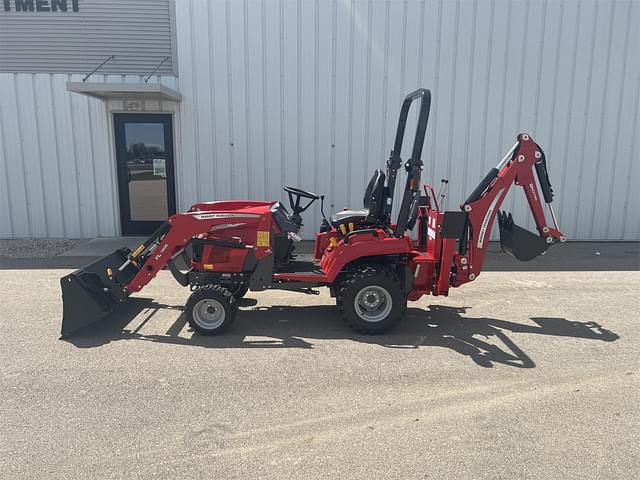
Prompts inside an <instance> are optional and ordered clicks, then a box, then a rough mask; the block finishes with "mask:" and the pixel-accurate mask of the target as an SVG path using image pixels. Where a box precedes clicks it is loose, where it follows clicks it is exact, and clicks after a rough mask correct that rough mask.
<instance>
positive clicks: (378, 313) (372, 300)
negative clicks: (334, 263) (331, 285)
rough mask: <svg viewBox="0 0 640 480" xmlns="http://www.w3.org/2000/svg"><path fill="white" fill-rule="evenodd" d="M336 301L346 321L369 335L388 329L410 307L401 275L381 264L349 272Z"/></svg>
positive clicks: (355, 328)
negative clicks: (399, 276)
mask: <svg viewBox="0 0 640 480" xmlns="http://www.w3.org/2000/svg"><path fill="white" fill-rule="evenodd" d="M336 302H337V304H338V310H339V311H340V316H341V317H342V319H343V320H344V321H345V323H346V324H347V325H349V327H351V328H352V329H353V330H355V331H357V332H360V333H365V334H368V335H376V334H380V333H384V332H387V331H388V330H390V329H391V328H393V327H394V326H395V325H396V324H397V323H398V322H399V321H400V320H401V319H402V318H403V317H404V315H405V311H406V309H407V297H406V295H405V294H404V289H403V288H402V286H401V284H400V281H399V280H398V278H397V277H396V276H395V275H394V274H393V273H392V272H390V271H388V270H386V269H384V268H382V267H378V266H376V267H373V266H368V267H365V268H363V269H361V270H358V271H355V272H351V273H349V274H348V276H347V277H346V279H345V280H344V281H343V283H342V285H341V286H340V288H339V289H338V292H337V295H336Z"/></svg>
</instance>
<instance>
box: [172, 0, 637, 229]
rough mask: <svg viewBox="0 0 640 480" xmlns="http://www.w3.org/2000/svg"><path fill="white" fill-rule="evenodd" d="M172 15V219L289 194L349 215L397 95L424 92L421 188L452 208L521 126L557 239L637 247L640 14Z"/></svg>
mask: <svg viewBox="0 0 640 480" xmlns="http://www.w3.org/2000/svg"><path fill="white" fill-rule="evenodd" d="M177 4H178V8H177V11H176V23H177V42H178V62H179V71H180V91H181V93H182V94H183V98H184V100H183V103H182V105H181V109H180V121H181V130H182V134H181V136H182V142H181V148H182V150H181V155H180V159H179V161H180V162H181V171H182V172H183V177H182V178H181V179H180V185H181V188H180V191H181V192H182V195H181V198H180V199H179V200H180V201H179V204H181V205H182V206H186V205H188V204H190V203H191V202H193V201H195V200H198V199H222V198H229V197H234V198H240V197H249V198H273V199H277V198H281V197H282V194H281V190H280V188H281V185H286V184H289V185H297V186H300V187H302V188H307V189H310V190H314V191H316V192H321V193H326V194H327V198H328V200H329V201H328V205H327V209H328V210H329V209H331V208H335V209H341V208H343V207H345V206H352V207H358V206H359V205H360V202H361V201H362V198H361V197H362V192H363V189H364V184H365V182H366V180H367V179H368V177H369V176H370V175H371V172H372V170H373V169H374V168H376V167H381V166H383V164H384V161H385V160H386V158H387V156H388V154H389V149H390V147H391V142H392V137H393V133H394V128H395V122H396V117H397V115H398V109H399V106H400V102H401V100H402V97H403V95H404V94H405V93H407V92H409V91H411V90H413V89H415V88H416V87H418V86H424V87H427V88H430V89H431V90H432V92H433V94H434V102H433V106H432V112H431V118H430V124H429V127H428V134H427V139H426V147H425V151H424V162H425V165H426V167H425V172H424V173H425V175H424V177H425V179H426V180H427V181H434V182H439V179H440V178H442V177H447V178H449V179H450V184H449V185H450V191H449V203H448V206H449V208H457V206H458V204H459V202H460V201H462V200H463V199H464V198H465V197H466V194H467V193H468V192H470V191H471V190H472V189H473V187H474V186H475V184H476V183H477V182H478V181H479V180H480V178H481V177H482V176H483V175H484V173H485V172H486V171H487V170H488V169H489V168H491V167H492V166H494V165H495V164H496V163H497V161H498V160H499V159H500V157H501V156H502V154H503V153H504V152H505V151H506V150H508V148H509V147H510V146H511V145H512V144H513V142H514V139H515V136H516V134H517V133H518V132H519V131H525V132H529V133H531V134H532V135H533V136H534V138H535V139H536V140H537V141H538V142H539V143H540V144H541V145H542V146H543V148H545V150H546V152H547V156H548V158H549V162H550V170H551V172H550V173H551V180H552V183H553V185H554V187H555V190H556V192H557V196H556V211H557V213H558V216H559V219H560V222H561V227H562V228H563V230H564V231H565V233H566V234H567V235H568V237H569V238H571V239H612V240H620V239H627V240H638V239H640V231H639V230H640V215H639V214H638V211H637V205H638V200H639V195H638V191H637V187H636V185H637V184H638V182H639V181H640V165H639V163H640V157H639V156H638V154H637V152H638V147H639V146H640V145H639V141H640V140H639V139H640V133H639V129H640V122H638V115H639V114H638V110H639V103H640V99H639V88H640V60H638V47H639V46H640V29H638V28H637V25H639V24H640V2H638V1H624V0H621V1H613V0H601V1H597V2H596V1H595V0H583V1H576V0H562V1H551V0H549V1H543V0H514V1H502V0H498V1H479V0H478V1H471V0H463V1H453V0H441V1H436V0H428V1H420V0H408V1H400V0H386V1H385V0H372V1H368V0H353V1H350V0H333V1H331V0H323V1H320V0H265V1H257V0H244V1H230V0H227V1H223V0H214V1H207V0H189V1H187V0H181V1H179V2H177ZM512 197H513V200H512V199H507V200H508V201H507V202H506V203H505V208H506V209H512V210H513V211H514V216H515V218H516V220H517V221H518V222H519V223H521V224H523V225H524V226H528V227H529V228H531V227H532V222H531V219H529V213H528V210H527V209H526V208H525V202H524V196H523V195H522V193H521V192H517V195H512ZM330 205H331V206H330ZM319 220H320V217H319V212H318V210H317V209H316V211H315V212H314V217H313V218H311V217H308V220H307V224H308V227H307V230H308V231H307V237H309V236H310V235H311V234H312V231H313V230H314V228H315V226H316V225H317V224H318V222H319ZM527 222H528V223H527Z"/></svg>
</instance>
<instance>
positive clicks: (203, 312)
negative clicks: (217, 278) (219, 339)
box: [185, 285, 238, 335]
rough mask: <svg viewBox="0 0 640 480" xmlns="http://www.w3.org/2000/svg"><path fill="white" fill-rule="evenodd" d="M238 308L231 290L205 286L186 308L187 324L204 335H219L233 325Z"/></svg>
mask: <svg viewBox="0 0 640 480" xmlns="http://www.w3.org/2000/svg"><path fill="white" fill-rule="evenodd" d="M237 310H238V308H237V306H236V304H235V298H233V295H232V294H231V292H230V291H229V290H227V289H226V288H224V287H221V286H220V285H204V286H202V287H199V288H198V289H197V290H195V291H194V292H193V293H192V294H191V296H190V297H189V300H187V304H186V307H185V314H186V316H187V322H189V325H190V326H191V328H193V329H194V330H195V331H196V332H198V333H200V334H202V335H217V334H219V333H222V332H224V331H225V330H226V329H227V328H229V326H230V325H231V324H232V323H233V320H234V319H235V316H236V312H237Z"/></svg>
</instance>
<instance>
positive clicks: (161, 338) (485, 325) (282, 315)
mask: <svg viewBox="0 0 640 480" xmlns="http://www.w3.org/2000/svg"><path fill="white" fill-rule="evenodd" d="M239 305H240V311H239V312H238V316H237V317H236V320H235V322H234V324H233V325H231V327H230V328H229V330H227V331H226V332H225V333H224V334H223V335H220V336H213V337H208V336H203V335H199V334H196V333H193V332H192V330H191V329H190V328H189V326H188V325H187V324H186V320H185V317H184V314H183V313H182V306H171V305H164V304H160V303H156V302H154V301H152V300H149V299H145V298H132V299H130V301H129V302H127V304H126V305H123V306H122V307H121V308H120V309H119V310H118V311H116V312H114V313H113V314H112V315H111V316H110V317H111V318H108V317H107V318H105V319H103V321H102V322H100V323H99V324H97V325H93V326H88V327H86V328H85V329H83V330H81V331H79V332H77V333H76V334H75V335H74V336H73V337H71V338H68V339H65V340H66V341H68V342H70V343H71V344H73V345H75V346H76V347H78V348H92V347H96V346H100V345H105V344H107V343H110V342H112V341H119V340H143V341H150V342H158V343H168V344H173V345H184V346H191V347H205V348H217V349H221V348H302V349H311V348H313V343H312V341H313V340H352V341H354V342H360V343H366V344H373V345H379V346H382V347H385V348H394V349H408V350H411V349H419V348H421V347H443V348H448V349H450V350H453V351H454V352H457V353H459V354H460V355H463V356H466V357H469V359H470V360H472V361H473V362H474V363H475V364H477V365H479V366H481V367H485V368H490V367H492V366H493V365H494V364H502V365H507V366H512V367H516V368H534V367H535V366H536V365H535V362H534V361H533V360H532V359H531V357H530V356H529V355H528V354H527V353H526V352H525V351H524V350H523V349H522V348H521V347H519V346H518V345H517V344H516V343H515V341H514V340H513V339H512V338H511V336H510V334H511V333H515V334H519V333H525V334H536V335H547V336H555V337H567V338H581V339H589V340H599V341H604V342H613V341H615V340H617V339H618V338H619V336H618V335H617V334H615V333H614V332H612V331H610V330H607V329H605V328H603V327H602V326H601V325H599V324H597V323H596V322H579V321H571V320H567V319H564V318H557V317H531V318H530V320H531V321H532V322H533V323H526V324H525V323H516V322H511V321H508V320H500V319H495V318H486V317H470V316H467V315H466V312H467V310H469V309H470V307H449V306H441V305H430V306H429V308H428V309H427V310H424V309H420V308H414V307H410V308H408V309H407V314H406V317H405V318H404V320H403V321H402V322H401V323H400V325H398V326H397V327H396V328H395V329H394V330H393V331H392V332H390V333H388V334H385V335H375V336H371V335H361V334H358V333H356V332H353V331H351V330H350V329H349V328H348V327H347V326H346V325H344V324H343V323H342V322H341V321H340V319H339V317H338V314H337V311H336V308H335V307H333V306H329V305H321V306H288V305H287V306H284V305H276V306H271V307H256V306H255V305H256V301H255V300H252V299H243V300H241V301H240V302H239ZM160 311H163V314H164V313H167V311H169V312H168V313H169V314H171V315H172V316H173V315H174V314H173V311H175V312H176V314H175V320H173V323H172V324H171V325H170V326H169V328H167V329H166V331H165V332H164V333H162V334H158V333H144V332H143V331H148V330H156V331H157V330H159V329H158V328H157V326H154V325H153V322H152V320H153V319H154V316H155V315H156V314H157V313H158V312H160Z"/></svg>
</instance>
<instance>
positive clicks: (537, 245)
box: [498, 212, 550, 262]
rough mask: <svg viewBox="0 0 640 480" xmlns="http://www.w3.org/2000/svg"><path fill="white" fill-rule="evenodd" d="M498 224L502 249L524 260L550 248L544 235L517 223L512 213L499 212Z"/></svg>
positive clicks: (526, 260)
mask: <svg viewBox="0 0 640 480" xmlns="http://www.w3.org/2000/svg"><path fill="white" fill-rule="evenodd" d="M498 226H499V227H500V246H501V247H502V251H503V252H505V253H508V254H509V255H511V256H513V257H515V258H517V259H518V260H520V261H522V262H528V261H529V260H533V259H534V258H536V257H537V256H538V255H540V254H542V253H544V252H545V251H546V250H547V248H549V245H550V244H548V243H547V242H546V241H545V239H544V238H543V237H541V236H539V235H536V234H535V233H532V232H530V231H529V230H525V229H524V228H522V227H519V226H518V225H516V224H515V223H514V222H513V217H512V216H511V214H510V213H506V212H500V213H498Z"/></svg>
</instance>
